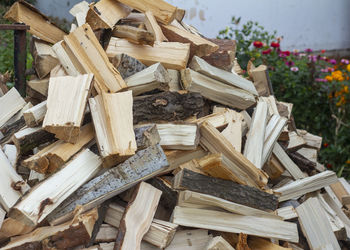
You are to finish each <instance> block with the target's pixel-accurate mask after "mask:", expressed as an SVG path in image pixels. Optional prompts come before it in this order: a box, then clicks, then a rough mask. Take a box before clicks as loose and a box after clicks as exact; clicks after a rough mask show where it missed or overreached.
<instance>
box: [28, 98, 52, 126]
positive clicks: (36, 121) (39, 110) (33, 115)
mask: <svg viewBox="0 0 350 250" xmlns="http://www.w3.org/2000/svg"><path fill="white" fill-rule="evenodd" d="M46 103H47V101H44V102H41V103H39V104H37V105H35V106H34V107H32V108H30V109H27V110H26V111H24V112H23V118H24V120H25V122H26V125H27V126H28V127H36V126H39V125H40V123H41V122H42V121H43V120H44V117H45V114H46V111H47V108H46Z"/></svg>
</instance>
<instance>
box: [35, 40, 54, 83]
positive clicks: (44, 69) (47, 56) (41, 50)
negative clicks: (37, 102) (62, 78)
mask: <svg viewBox="0 0 350 250" xmlns="http://www.w3.org/2000/svg"><path fill="white" fill-rule="evenodd" d="M31 49H32V54H33V60H34V62H33V64H34V67H35V71H36V74H37V75H38V77H39V79H43V78H44V77H46V76H47V75H48V74H50V72H51V70H52V69H53V68H54V67H56V66H57V65H58V63H59V61H58V59H57V56H56V53H55V52H54V51H53V49H52V47H51V46H50V45H49V44H47V43H45V42H43V41H41V40H38V39H34V40H33V45H32V48H31Z"/></svg>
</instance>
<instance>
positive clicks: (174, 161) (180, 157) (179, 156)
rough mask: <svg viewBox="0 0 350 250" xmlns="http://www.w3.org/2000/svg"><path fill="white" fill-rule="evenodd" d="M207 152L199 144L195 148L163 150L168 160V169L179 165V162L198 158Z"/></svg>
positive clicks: (170, 169) (182, 162)
mask: <svg viewBox="0 0 350 250" xmlns="http://www.w3.org/2000/svg"><path fill="white" fill-rule="evenodd" d="M207 154H208V152H206V151H205V150H204V149H203V148H202V147H201V146H198V147H197V149H195V150H165V155H166V157H167V159H168V162H169V166H170V167H169V169H168V171H169V172H171V171H172V170H174V169H176V168H177V167H179V166H180V165H181V164H184V163H186V162H188V161H191V160H192V159H194V158H196V159H199V158H201V157H204V156H206V155H207Z"/></svg>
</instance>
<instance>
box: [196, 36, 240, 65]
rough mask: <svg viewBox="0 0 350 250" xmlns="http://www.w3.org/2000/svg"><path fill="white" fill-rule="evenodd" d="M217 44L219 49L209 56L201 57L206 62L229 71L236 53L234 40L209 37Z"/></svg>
mask: <svg viewBox="0 0 350 250" xmlns="http://www.w3.org/2000/svg"><path fill="white" fill-rule="evenodd" d="M209 40H210V41H212V42H213V43H216V44H217V45H219V49H218V50H217V51H215V52H214V53H212V54H211V55H209V56H204V57H202V58H203V59H204V60H205V61H206V62H207V63H209V64H211V65H213V66H214V67H217V68H219V69H223V70H227V71H231V69H232V67H233V62H234V60H235V55H236V41H235V40H229V39H209Z"/></svg>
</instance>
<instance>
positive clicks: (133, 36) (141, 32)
mask: <svg viewBox="0 0 350 250" xmlns="http://www.w3.org/2000/svg"><path fill="white" fill-rule="evenodd" d="M112 36H113V37H119V38H124V39H126V40H128V41H129V42H131V43H135V44H141V45H142V44H148V45H151V46H152V45H153V43H154V40H155V38H154V34H153V33H151V32H149V31H147V30H145V29H143V28H138V27H134V26H131V25H116V26H115V28H114V29H113V31H112Z"/></svg>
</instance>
